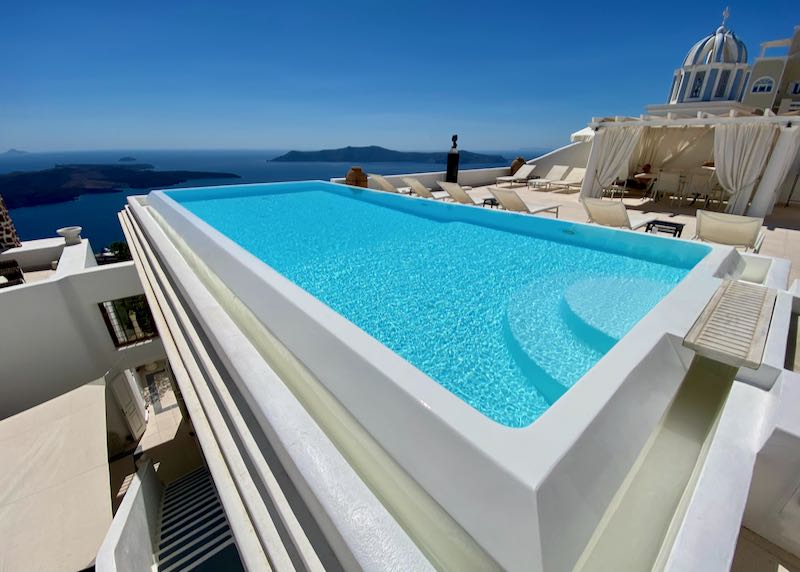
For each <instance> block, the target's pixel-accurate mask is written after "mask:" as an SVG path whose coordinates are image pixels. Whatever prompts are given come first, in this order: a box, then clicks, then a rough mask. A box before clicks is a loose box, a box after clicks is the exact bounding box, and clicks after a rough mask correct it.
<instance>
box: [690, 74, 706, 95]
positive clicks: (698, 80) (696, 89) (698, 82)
mask: <svg viewBox="0 0 800 572" xmlns="http://www.w3.org/2000/svg"><path fill="white" fill-rule="evenodd" d="M705 79H706V72H704V71H701V72H697V73H696V74H695V76H694V83H693V84H692V91H690V92H689V97H690V98H696V97H700V91H701V90H702V89H703V81H704V80H705Z"/></svg>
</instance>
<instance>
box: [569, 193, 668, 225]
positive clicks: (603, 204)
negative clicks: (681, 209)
mask: <svg viewBox="0 0 800 572" xmlns="http://www.w3.org/2000/svg"><path fill="white" fill-rule="evenodd" d="M583 208H584V210H586V214H587V215H588V216H589V222H593V223H596V224H601V225H603V226H611V227H614V228H629V229H631V230H636V229H637V228H641V227H643V226H645V225H646V224H647V223H648V222H652V221H654V220H656V218H657V217H655V216H647V215H633V216H629V215H628V210H627V209H626V208H625V205H624V204H623V203H622V201H615V200H610V201H609V200H603V199H592V198H589V197H586V198H584V199H583Z"/></svg>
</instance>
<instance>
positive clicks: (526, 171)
mask: <svg viewBox="0 0 800 572" xmlns="http://www.w3.org/2000/svg"><path fill="white" fill-rule="evenodd" d="M535 168H536V165H530V164H525V165H522V166H521V167H520V168H519V169H517V172H516V173H514V174H513V175H506V176H504V177H497V181H496V184H498V185H500V184H501V183H508V186H509V187H513V186H514V183H522V184H523V185H526V184H528V179H530V178H531V177H532V176H533V170H534V169H535Z"/></svg>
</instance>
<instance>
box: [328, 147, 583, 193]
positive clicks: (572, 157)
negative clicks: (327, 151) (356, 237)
mask: <svg viewBox="0 0 800 572" xmlns="http://www.w3.org/2000/svg"><path fill="white" fill-rule="evenodd" d="M591 148H592V143H591V141H579V142H577V143H570V144H569V145H566V146H564V147H561V148H559V149H556V150H555V151H551V152H550V153H546V154H545V155H542V156H540V157H535V158H533V159H531V160H529V161H528V163H534V164H535V165H536V169H534V171H533V172H534V175H538V176H540V177H543V176H544V175H546V174H547V171H549V170H550V167H552V166H554V165H567V166H570V167H585V166H586V162H587V161H588V160H589V150H590V149H591ZM510 172H511V168H510V166H508V167H491V168H488V169H461V170H459V172H458V182H459V184H461V185H469V186H471V187H480V186H484V185H491V184H494V183H495V181H496V180H497V177H503V176H506V175H508V174H509V173H510ZM445 174H446V173H445V171H431V172H429V173H404V174H401V175H385V178H386V179H387V180H388V181H389V182H390V183H392V184H393V185H394V186H395V187H408V185H406V184H405V183H404V182H403V177H414V178H415V179H419V181H420V182H421V183H422V184H423V185H425V186H427V187H430V188H433V189H435V188H437V186H436V181H444V178H445ZM331 182H333V183H340V184H345V179H344V177H336V178H333V179H331ZM369 186H370V188H373V189H380V187H379V186H378V185H377V184H376V183H375V182H374V181H372V180H370V182H369Z"/></svg>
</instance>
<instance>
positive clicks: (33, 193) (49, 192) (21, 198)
mask: <svg viewBox="0 0 800 572" xmlns="http://www.w3.org/2000/svg"><path fill="white" fill-rule="evenodd" d="M239 178H240V177H239V175H234V174H233V173H216V172H205V171H155V170H153V166H152V165H148V164H146V163H138V164H135V165H56V166H55V167H54V168H52V169H45V170H43V171H26V172H20V171H17V172H14V173H8V174H6V175H0V195H2V196H3V198H4V199H5V202H6V205H7V206H8V208H10V209H14V208H19V207H32V206H37V205H45V204H50V203H60V202H65V201H71V200H73V199H75V198H77V197H79V196H80V195H83V194H87V193H114V192H117V191H121V190H123V189H150V188H155V187H171V186H173V185H177V184H179V183H183V182H185V181H190V180H192V179H239Z"/></svg>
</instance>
